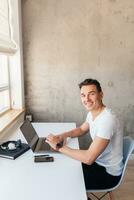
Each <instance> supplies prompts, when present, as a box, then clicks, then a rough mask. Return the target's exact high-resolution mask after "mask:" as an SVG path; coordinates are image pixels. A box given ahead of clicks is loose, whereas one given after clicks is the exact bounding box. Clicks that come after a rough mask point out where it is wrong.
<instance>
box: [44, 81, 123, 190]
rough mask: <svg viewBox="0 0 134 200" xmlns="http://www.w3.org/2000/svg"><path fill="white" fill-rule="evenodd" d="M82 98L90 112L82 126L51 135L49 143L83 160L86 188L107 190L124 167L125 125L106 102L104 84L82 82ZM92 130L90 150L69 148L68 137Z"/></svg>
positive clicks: (118, 177)
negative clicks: (104, 101)
mask: <svg viewBox="0 0 134 200" xmlns="http://www.w3.org/2000/svg"><path fill="white" fill-rule="evenodd" d="M79 88H80V96H81V101H82V103H83V105H84V107H85V108H86V109H87V111H88V114H87V118H86V120H85V122H84V123H83V124H82V125H81V126H80V127H78V128H75V129H73V130H71V131H68V132H64V133H62V134H59V135H57V136H54V135H53V134H51V135H49V136H48V137H47V142H48V144H49V145H50V146H51V147H52V148H54V149H55V150H57V151H59V152H61V153H63V154H65V155H67V156H70V157H72V158H74V159H76V160H79V161H81V162H82V167H83V172H84V179H85V185H86V189H97V188H99V189H101V188H102V189H103V188H110V187H113V186H115V185H116V184H117V183H118V181H119V180H120V176H121V173H122V168H123V162H122V159H123V156H122V154H123V152H122V144H123V134H122V132H123V128H122V125H121V123H120V121H119V119H118V118H117V116H116V115H115V114H114V113H113V112H112V110H111V109H109V108H107V107H106V106H105V105H104V104H103V92H102V89H101V86H100V83H99V82H98V81H97V80H94V79H86V80H84V81H83V82H81V83H80V84H79ZM87 132H89V134H90V136H91V138H92V142H91V144H90V146H89V148H88V149H87V150H81V149H80V150H78V149H72V148H70V147H68V146H67V145H66V144H65V143H63V145H59V144H60V142H62V141H65V140H66V138H67V137H72V138H73V137H78V136H81V135H84V134H86V133H87Z"/></svg>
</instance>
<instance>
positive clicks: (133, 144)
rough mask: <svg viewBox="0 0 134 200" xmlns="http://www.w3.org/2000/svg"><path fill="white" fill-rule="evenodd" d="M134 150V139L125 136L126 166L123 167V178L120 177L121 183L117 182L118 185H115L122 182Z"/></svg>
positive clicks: (124, 160)
mask: <svg viewBox="0 0 134 200" xmlns="http://www.w3.org/2000/svg"><path fill="white" fill-rule="evenodd" d="M133 150H134V140H133V139H132V138H130V137H129V136H126V137H124V138H123V163H124V167H123V172H122V175H121V179H120V181H119V183H118V184H117V186H115V187H118V186H119V185H120V183H121V182H122V179H123V177H124V174H125V170H126V166H127V163H128V160H129V157H130V155H131V153H132V152H133Z"/></svg>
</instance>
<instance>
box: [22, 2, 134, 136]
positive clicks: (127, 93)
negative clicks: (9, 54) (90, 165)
mask: <svg viewBox="0 0 134 200" xmlns="http://www.w3.org/2000/svg"><path fill="white" fill-rule="evenodd" d="M22 15H23V16H22V17H23V39H24V66H25V94H26V99H25V100H26V107H27V110H28V112H31V113H33V115H34V119H35V121H61V122H76V123H77V125H79V124H80V123H81V122H82V121H83V120H84V119H85V116H86V111H85V110H84V108H83V107H82V105H81V102H80V98H79V89H78V86H77V85H78V83H79V82H80V81H82V80H83V79H85V78H87V77H92V78H96V79H98V80H99V81H100V82H101V83H102V87H103V89H104V94H105V98H104V102H105V104H106V105H108V106H109V107H112V108H113V109H114V110H116V111H117V113H118V114H119V115H121V116H122V119H123V120H124V122H125V134H130V135H132V134H133V135H134V98H133V97H134V36H133V35H134V1H133V0H127V1H126V0H93V1H90V0H22Z"/></svg>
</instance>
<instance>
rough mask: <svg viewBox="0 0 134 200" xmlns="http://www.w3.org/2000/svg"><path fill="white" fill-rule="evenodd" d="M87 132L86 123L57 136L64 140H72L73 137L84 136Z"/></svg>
mask: <svg viewBox="0 0 134 200" xmlns="http://www.w3.org/2000/svg"><path fill="white" fill-rule="evenodd" d="M88 131H89V124H88V122H84V123H83V124H82V125H81V126H80V127H78V128H75V129H73V130H71V131H67V132H64V133H62V134H60V135H58V136H60V137H62V138H63V139H66V138H67V137H71V138H74V137H79V136H81V135H84V134H86V133H87V132H88Z"/></svg>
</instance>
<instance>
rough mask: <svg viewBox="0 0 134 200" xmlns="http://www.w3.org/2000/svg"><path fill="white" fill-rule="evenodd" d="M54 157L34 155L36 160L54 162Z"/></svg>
mask: <svg viewBox="0 0 134 200" xmlns="http://www.w3.org/2000/svg"><path fill="white" fill-rule="evenodd" d="M53 161H54V157H52V156H46V155H38V156H34V162H53Z"/></svg>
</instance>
